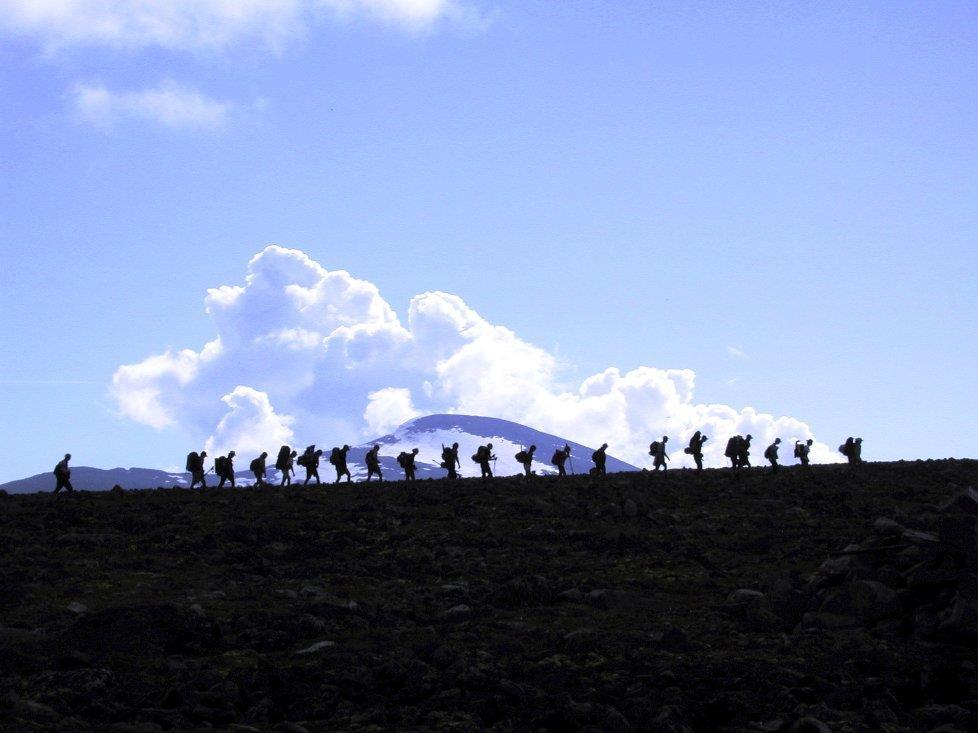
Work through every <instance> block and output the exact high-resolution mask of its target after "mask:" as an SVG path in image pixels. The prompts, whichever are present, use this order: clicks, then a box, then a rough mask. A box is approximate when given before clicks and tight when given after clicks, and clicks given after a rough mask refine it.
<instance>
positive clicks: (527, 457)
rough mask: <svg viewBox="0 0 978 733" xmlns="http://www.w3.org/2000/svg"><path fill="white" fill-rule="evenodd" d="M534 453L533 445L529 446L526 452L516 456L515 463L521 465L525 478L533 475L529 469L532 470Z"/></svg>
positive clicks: (522, 451) (535, 449)
mask: <svg viewBox="0 0 978 733" xmlns="http://www.w3.org/2000/svg"><path fill="white" fill-rule="evenodd" d="M536 452H537V447H536V446H535V445H531V446H530V447H529V448H527V449H526V450H521V451H520V452H519V453H517V454H516V462H517V463H520V464H522V465H523V471H524V473H525V474H526V477H527V478H530V476H531V475H532V473H533V472H532V471H531V470H530V469H532V468H533V454H534V453H536Z"/></svg>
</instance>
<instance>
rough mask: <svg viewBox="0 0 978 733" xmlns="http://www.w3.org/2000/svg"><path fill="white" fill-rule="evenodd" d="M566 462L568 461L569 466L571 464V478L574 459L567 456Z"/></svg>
mask: <svg viewBox="0 0 978 733" xmlns="http://www.w3.org/2000/svg"><path fill="white" fill-rule="evenodd" d="M567 460H568V461H570V464H571V476H573V475H574V459H573V458H571V457H570V456H567Z"/></svg>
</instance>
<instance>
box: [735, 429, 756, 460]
mask: <svg viewBox="0 0 978 733" xmlns="http://www.w3.org/2000/svg"><path fill="white" fill-rule="evenodd" d="M753 437H754V436H753V435H751V434H750V433H748V434H747V437H746V438H741V440H740V443H739V448H738V451H737V463H738V464H739V465H740V467H741V468H743V467H744V466H748V467H750V441H751V438H753Z"/></svg>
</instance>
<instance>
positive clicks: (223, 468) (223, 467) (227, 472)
mask: <svg viewBox="0 0 978 733" xmlns="http://www.w3.org/2000/svg"><path fill="white" fill-rule="evenodd" d="M236 455H237V454H236V453H235V452H234V451H231V452H229V453H228V454H227V455H226V456H218V457H217V459H216V460H215V461H214V473H215V474H216V475H217V477H218V478H219V479H221V480H220V482H219V483H218V484H217V488H219V489H220V488H222V487H223V486H224V482H225V481H230V482H231V488H232V489H233V488H234V457H235V456H236Z"/></svg>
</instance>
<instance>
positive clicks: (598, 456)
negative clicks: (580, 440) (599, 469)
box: [591, 450, 601, 463]
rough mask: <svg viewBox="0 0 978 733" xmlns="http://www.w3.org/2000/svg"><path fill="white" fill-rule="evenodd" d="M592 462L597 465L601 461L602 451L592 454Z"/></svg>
mask: <svg viewBox="0 0 978 733" xmlns="http://www.w3.org/2000/svg"><path fill="white" fill-rule="evenodd" d="M591 460H592V461H594V462H595V463H597V462H598V461H600V460H601V451H599V450H596V451H594V453H592V454H591Z"/></svg>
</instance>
